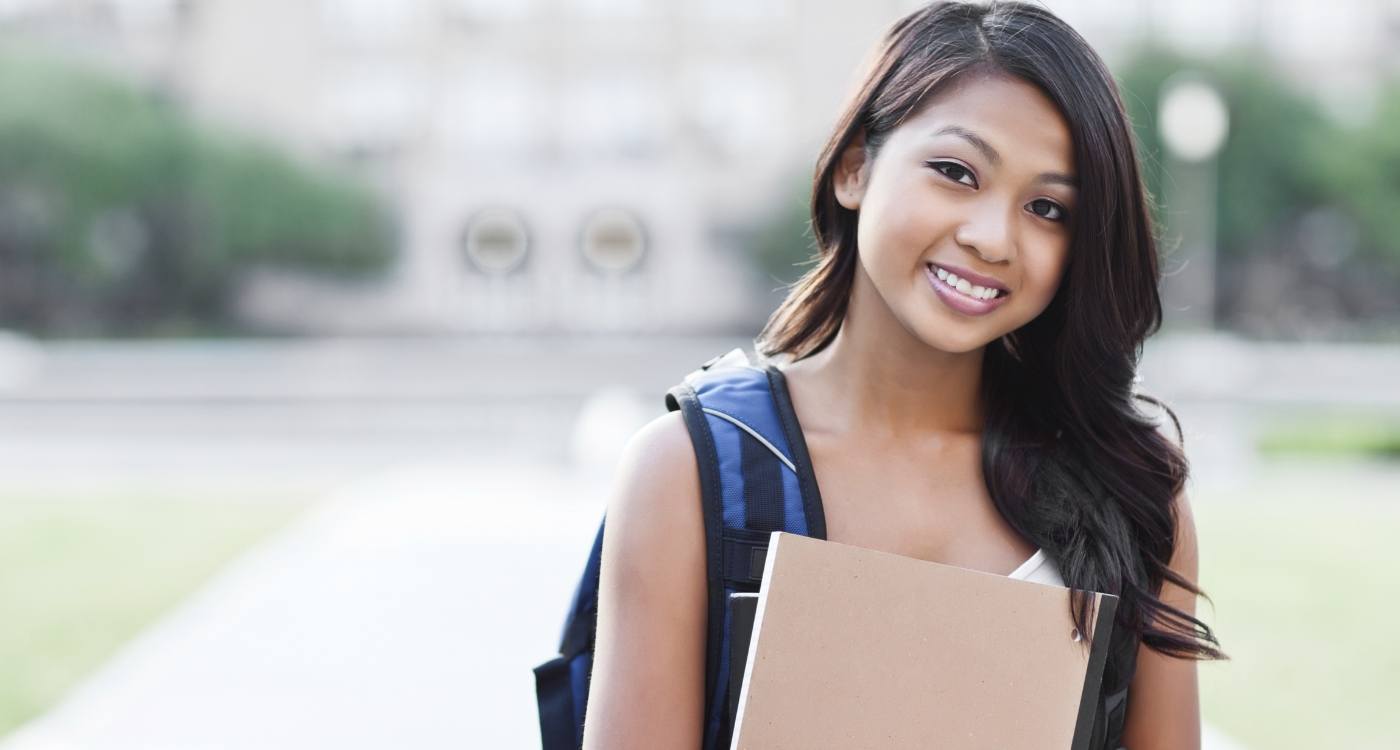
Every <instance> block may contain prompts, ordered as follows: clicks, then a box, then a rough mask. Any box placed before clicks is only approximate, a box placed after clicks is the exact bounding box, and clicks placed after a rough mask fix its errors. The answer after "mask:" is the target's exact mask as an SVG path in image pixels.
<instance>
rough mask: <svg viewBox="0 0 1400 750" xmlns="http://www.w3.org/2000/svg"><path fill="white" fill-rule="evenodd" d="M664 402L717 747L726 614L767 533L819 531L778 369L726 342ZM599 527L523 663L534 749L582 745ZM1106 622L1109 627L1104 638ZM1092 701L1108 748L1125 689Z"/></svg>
mask: <svg viewBox="0 0 1400 750" xmlns="http://www.w3.org/2000/svg"><path fill="white" fill-rule="evenodd" d="M666 408H667V409H668V410H669V411H680V412H681V414H682V416H683V418H684V420H685V424H686V428H687V430H688V431H689V433H690V439H691V442H692V443H693V444H694V446H695V455H696V460H697V464H698V467H699V471H700V489H701V499H702V505H703V513H704V523H705V544H706V549H707V555H706V560H707V563H706V566H707V579H708V584H709V585H708V589H709V617H708V622H709V625H708V628H707V633H706V636H705V654H706V664H705V696H706V698H705V718H704V743H703V745H702V748H703V750H718V749H720V748H727V747H729V742H730V735H731V734H732V732H733V722H734V710H735V705H734V703H735V700H734V699H735V698H737V696H738V689H737V684H731V681H733V682H735V683H737V680H736V679H735V678H736V677H742V670H743V664H744V662H743V658H742V657H743V654H742V653H731V647H730V633H731V632H732V630H733V623H734V621H735V618H736V617H738V618H752V614H753V613H752V608H751V602H752V599H751V598H747V599H746V598H745V597H744V596H743V594H751V593H754V592H757V591H758V589H759V585H760V583H761V582H762V580H763V564H764V561H765V560H766V559H767V553H768V539H769V535H770V534H771V533H772V532H774V531H786V532H789V533H792V534H801V535H804V536H810V537H815V538H817V539H825V538H826V516H825V513H824V512H823V510H822V501H821V497H820V494H819V493H818V490H817V481H816V477H815V476H814V474H813V472H812V462H811V459H810V458H809V456H808V453H807V443H806V441H805V440H804V439H803V437H802V432H801V428H800V426H799V425H798V422H797V417H796V415H795V413H794V412H793V408H792V400H791V398H790V396H789V394H788V390H787V380H786V376H784V375H783V373H782V371H781V370H779V369H778V368H777V367H776V366H774V365H772V364H766V365H763V366H761V367H760V366H758V365H755V364H754V363H752V362H751V361H750V360H749V357H748V355H747V354H746V353H745V352H744V350H743V349H739V348H736V349H733V350H731V351H729V352H728V353H726V354H724V355H721V356H719V357H715V358H714V359H711V360H710V361H709V362H706V363H705V364H704V365H702V366H701V367H700V368H699V369H698V370H695V371H694V372H692V373H690V374H689V375H686V377H685V380H684V381H683V382H681V383H680V384H679V385H676V386H675V387H673V388H671V389H670V390H669V391H668V392H667V393H666ZM606 524H607V520H606V518H605V519H604V521H603V523H600V524H599V526H598V533H597V536H596V537H595V538H594V541H593V549H592V551H591V552H590V553H589V556H588V562H587V564H586V565H585V567H584V571H583V576H582V578H581V579H580V581H579V584H578V588H577V589H576V591H575V593H574V597H573V603H572V605H571V606H570V608H569V613H568V616H567V618H566V619H565V623H564V631H563V635H562V638H561V639H560V645H559V655H558V656H556V657H555V658H553V659H551V660H549V661H547V662H545V663H544V664H541V665H539V666H538V667H536V668H535V670H534V672H535V689H536V697H537V699H538V702H539V714H540V736H541V739H542V741H543V750H578V749H579V748H581V747H582V745H583V722H584V710H585V708H586V706H587V703H588V687H589V677H590V675H591V670H592V666H593V639H594V633H595V628H596V625H597V605H598V574H599V562H600V558H601V555H602V549H603V529H604V527H605V526H606ZM736 594H738V595H739V596H735V595H736ZM741 629H746V628H742V627H741ZM1118 630H1120V629H1119V628H1114V631H1115V637H1116V635H1117V631H1118ZM1126 646H1127V647H1131V646H1132V644H1131V643H1126ZM1124 647H1125V646H1124V644H1120V647H1119V649H1118V651H1117V653H1118V654H1120V655H1126V656H1129V657H1130V656H1131V655H1132V654H1135V653H1136V652H1135V650H1133V651H1131V653H1129V652H1128V651H1125V650H1124ZM747 648H748V644H747V643H744V644H738V651H740V652H742V651H746V650H747ZM1113 660H1114V659H1113V657H1110V659H1109V661H1110V662H1112V661H1113ZM731 666H732V667H733V668H731ZM1103 697H1104V698H1106V705H1103V706H1101V707H1100V708H1099V709H1098V710H1097V711H1096V713H1097V716H1096V721H1095V722H1094V725H1093V731H1092V737H1093V742H1092V743H1091V744H1089V745H1088V746H1089V747H1093V748H1100V747H1109V748H1117V747H1118V743H1117V741H1116V740H1117V737H1118V736H1119V735H1120V734H1121V732H1122V720H1123V711H1124V709H1125V708H1126V700H1125V699H1126V697H1127V689H1126V687H1124V688H1123V689H1122V690H1121V691H1119V692H1118V693H1115V694H1114V695H1112V696H1103ZM1104 709H1107V710H1104ZM1105 717H1108V722H1107V724H1106V723H1105ZM1114 730H1116V731H1114ZM1110 737H1111V738H1113V741H1111V742H1108V738H1110ZM1104 742H1108V744H1106V745H1105V744H1103V743H1104ZM1077 746H1079V745H1077Z"/></svg>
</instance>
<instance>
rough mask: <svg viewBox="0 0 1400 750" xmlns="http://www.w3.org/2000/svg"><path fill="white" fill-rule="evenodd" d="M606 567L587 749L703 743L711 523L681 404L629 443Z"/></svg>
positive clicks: (607, 539) (611, 514)
mask: <svg viewBox="0 0 1400 750" xmlns="http://www.w3.org/2000/svg"><path fill="white" fill-rule="evenodd" d="M600 576H601V579H600V581H599V587H598V635H597V640H596V642H595V646H594V656H593V678H592V685H591V687H590V688H589V698H588V711H587V715H586V717H585V721H584V732H583V747H584V749H585V750H628V749H630V748H638V749H641V748H647V749H650V748H658V747H665V748H678V749H679V750H685V749H686V748H699V747H700V743H701V739H702V738H701V731H702V727H701V724H702V722H703V713H704V696H703V693H704V682H705V626H706V618H707V617H708V609H707V605H706V596H707V591H706V581H705V532H704V520H703V518H702V516H701V509H700V476H699V470H698V468H697V466H696V461H695V453H694V449H693V448H692V446H691V442H690V435H689V434H688V433H687V432H686V428H685V423H684V421H683V419H682V417H681V414H680V412H671V413H668V414H666V415H665V416H662V417H659V418H657V419H655V420H653V421H652V422H651V423H649V424H648V425H646V426H645V427H643V428H642V429H641V430H639V431H638V432H637V434H635V435H633V436H632V439H631V440H630V441H629V442H628V444H627V447H626V449H625V450H624V452H623V456H622V460H621V464H620V466H619V469H618V474H617V477H616V480H615V485H614V490H613V493H612V496H611V498H610V500H609V504H608V515H607V527H606V530H605V531H604V534H603V556H602V567H601V569H600Z"/></svg>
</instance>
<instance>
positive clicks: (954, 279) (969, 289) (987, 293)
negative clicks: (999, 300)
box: [933, 266, 1000, 300]
mask: <svg viewBox="0 0 1400 750" xmlns="http://www.w3.org/2000/svg"><path fill="white" fill-rule="evenodd" d="M933 272H934V273H935V274H937V275H938V278H939V279H941V280H943V281H945V282H947V284H948V286H950V287H952V288H954V289H956V290H958V291H959V292H961V293H963V294H965V295H967V296H968V297H971V298H973V299H981V300H989V299H996V297H997V296H998V295H999V294H1000V291H999V290H997V289H995V288H993V287H984V286H979V285H976V284H973V283H972V282H970V281H968V280H967V279H960V278H958V275H957V274H955V273H951V272H949V271H945V270H944V269H942V268H939V267H937V266H934V268H933Z"/></svg>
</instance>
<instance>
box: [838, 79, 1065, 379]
mask: <svg viewBox="0 0 1400 750" xmlns="http://www.w3.org/2000/svg"><path fill="white" fill-rule="evenodd" d="M864 145H865V142H864V139H863V138H859V137H858V138H857V139H856V141H855V142H853V143H852V144H851V145H850V147H848V148H847V149H846V151H845V152H844V153H843V154H842V157H841V163H840V164H839V165H838V167H837V170H836V173H835V179H834V181H833V185H834V188H835V190H836V197H837V200H838V201H839V202H840V203H841V205H843V206H845V207H846V208H848V209H852V210H858V211H859V228H858V233H857V236H858V246H859V257H860V264H859V268H858V269H857V278H856V280H855V284H856V286H857V289H856V290H854V291H853V296H854V297H855V298H857V299H862V300H863V302H861V303H859V304H883V305H884V306H885V307H886V308H888V310H889V312H890V313H891V314H892V315H893V317H894V318H895V319H897V320H898V321H899V323H900V324H901V325H902V326H903V327H904V329H905V330H907V331H908V332H909V333H910V334H912V335H913V336H914V337H916V338H917V339H919V340H921V341H922V342H923V343H925V344H926V345H928V346H931V347H934V348H936V349H939V350H942V351H948V352H967V351H972V350H975V349H978V348H980V347H982V346H985V345H986V344H987V343H989V342H991V341H994V340H996V339H997V338H999V337H1001V336H1003V335H1005V334H1007V333H1009V332H1011V331H1014V330H1016V329H1018V328H1020V327H1021V326H1023V325H1025V324H1026V323H1028V322H1030V321H1031V320H1033V319H1034V318H1035V317H1036V316H1037V315H1039V314H1040V313H1041V312H1042V311H1043V310H1045V308H1046V307H1047V306H1049V304H1050V301H1051V300H1052V299H1053V298H1054V296H1055V292H1056V290H1057V289H1058V288H1059V285H1060V280H1061V278H1062V277H1063V275H1064V270H1065V267H1066V265H1067V262H1068V256H1069V246H1070V224H1069V221H1070V215H1071V214H1072V213H1073V212H1074V210H1075V189H1074V178H1075V175H1074V156H1073V155H1074V152H1073V143H1072V140H1071V137H1070V132H1069V126H1068V125H1067V124H1066V123H1065V121H1064V118H1063V116H1061V114H1060V112H1059V110H1058V109H1056V107H1055V105H1054V104H1053V103H1052V102H1051V101H1050V100H1049V99H1047V98H1046V97H1045V95H1044V94H1043V93H1041V92H1040V90H1039V89H1037V88H1036V87H1034V86H1032V85H1031V84H1029V83H1026V82H1024V81H1022V80H1020V79H1017V78H1012V77H1008V76H1004V75H987V74H977V75H969V76H965V77H963V78H961V79H959V80H957V81H954V82H953V83H952V84H950V85H949V86H948V87H947V88H945V89H943V90H942V91H940V92H939V93H938V94H937V95H935V96H934V97H932V98H931V99H930V100H929V101H928V102H927V103H926V104H925V106H924V107H923V108H922V109H921V110H920V111H918V112H917V113H916V114H914V115H913V116H911V117H909V118H908V119H906V120H905V121H904V122H903V123H902V124H901V125H900V126H899V127H897V128H896V129H895V130H893V131H892V132H890V133H889V134H888V137H887V139H886V140H885V141H884V143H883V144H882V145H881V146H880V148H879V153H878V155H876V157H875V158H874V160H873V161H870V160H867V159H866V158H865V149H864ZM948 271H951V272H952V273H953V274H954V275H955V276H956V277H959V278H961V279H962V280H961V281H959V280H957V279H953V278H950V277H948V275H947V272H948ZM949 282H954V283H955V286H956V287H957V288H960V289H961V290H962V291H961V292H960V291H957V290H955V288H954V286H950V285H949ZM979 286H980V287H984V289H982V290H979V289H978V287H979ZM989 286H990V287H1000V288H1001V289H1002V290H1003V291H1000V292H997V293H996V294H997V296H996V297H995V298H994V299H983V298H984V297H987V296H988V295H989V294H990V292H988V291H986V289H985V287H989ZM872 291H873V294H871V293H870V292H872Z"/></svg>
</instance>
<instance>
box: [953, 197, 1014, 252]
mask: <svg viewBox="0 0 1400 750" xmlns="http://www.w3.org/2000/svg"><path fill="white" fill-rule="evenodd" d="M1015 218H1016V217H1015V216H1013V215H1012V209H1009V208H1008V207H1007V206H1006V205H1005V204H1003V203H1002V202H1000V201H994V200H986V201H982V202H980V203H978V204H977V205H974V206H971V207H970V208H969V213H968V214H967V217H966V218H965V219H964V220H963V222H962V223H961V224H959V225H958V229H957V232H956V233H955V234H954V239H956V240H957V242H958V244H959V245H962V246H963V247H966V248H968V249H970V250H972V251H973V252H975V253H977V255H978V256H979V257H980V258H982V260H984V261H986V262H988V263H997V262H999V261H1003V260H1006V259H1008V258H1010V257H1011V256H1012V253H1013V251H1014V249H1015V246H1016V237H1015V231H1016V230H1015V227H1016V221H1015Z"/></svg>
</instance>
